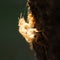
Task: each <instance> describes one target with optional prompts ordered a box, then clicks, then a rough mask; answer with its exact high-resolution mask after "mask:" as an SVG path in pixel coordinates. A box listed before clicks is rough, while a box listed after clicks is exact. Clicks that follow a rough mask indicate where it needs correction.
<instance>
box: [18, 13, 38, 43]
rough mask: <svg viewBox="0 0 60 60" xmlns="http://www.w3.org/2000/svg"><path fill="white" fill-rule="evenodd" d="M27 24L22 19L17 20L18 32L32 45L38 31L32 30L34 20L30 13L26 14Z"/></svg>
mask: <svg viewBox="0 0 60 60" xmlns="http://www.w3.org/2000/svg"><path fill="white" fill-rule="evenodd" d="M27 20H28V23H27V22H26V21H25V19H24V17H22V18H20V19H19V22H18V26H19V32H20V33H21V35H22V36H23V37H24V38H25V39H26V41H27V42H28V43H32V42H33V40H35V35H36V32H38V30H37V29H36V28H34V23H35V22H34V18H33V16H32V14H31V13H29V14H28V18H27Z"/></svg>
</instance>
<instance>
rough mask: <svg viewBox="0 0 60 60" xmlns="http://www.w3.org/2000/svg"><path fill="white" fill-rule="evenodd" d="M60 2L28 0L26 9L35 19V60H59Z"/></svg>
mask: <svg viewBox="0 0 60 60" xmlns="http://www.w3.org/2000/svg"><path fill="white" fill-rule="evenodd" d="M59 2H60V1H59V0H29V1H28V7H30V11H31V12H32V14H33V16H34V18H35V22H36V23H35V28H37V29H38V30H43V31H42V32H38V34H37V35H38V38H37V41H33V42H32V44H33V49H34V51H35V54H36V60H60V59H59V57H60V21H59V20H60V3H59Z"/></svg>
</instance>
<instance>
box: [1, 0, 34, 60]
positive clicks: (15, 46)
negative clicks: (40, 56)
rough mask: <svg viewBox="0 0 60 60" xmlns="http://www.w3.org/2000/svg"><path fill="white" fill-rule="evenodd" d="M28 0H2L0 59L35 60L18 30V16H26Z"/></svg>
mask: <svg viewBox="0 0 60 60" xmlns="http://www.w3.org/2000/svg"><path fill="white" fill-rule="evenodd" d="M26 11H27V9H26V0H0V60H34V57H33V53H32V51H31V50H30V49H29V45H28V44H27V43H26V41H25V39H24V38H23V37H22V36H21V35H20V34H19V32H18V26H17V25H18V17H19V15H20V13H21V12H22V13H23V15H24V16H25V17H26Z"/></svg>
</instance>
